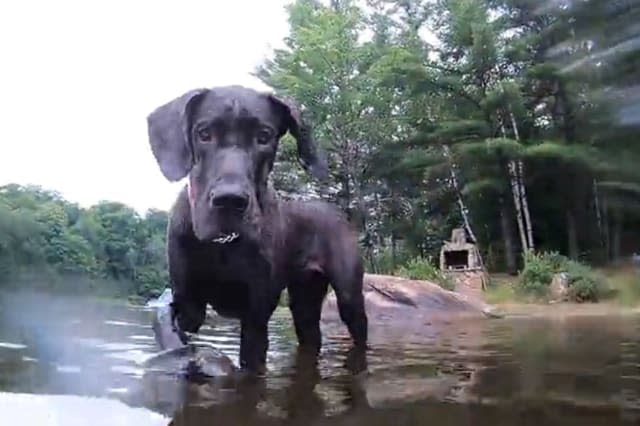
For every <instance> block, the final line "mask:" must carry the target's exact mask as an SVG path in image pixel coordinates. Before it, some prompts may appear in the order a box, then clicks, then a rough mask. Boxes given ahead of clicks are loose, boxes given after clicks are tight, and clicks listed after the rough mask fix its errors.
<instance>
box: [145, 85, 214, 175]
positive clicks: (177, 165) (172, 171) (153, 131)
mask: <svg viewBox="0 0 640 426" xmlns="http://www.w3.org/2000/svg"><path fill="white" fill-rule="evenodd" d="M206 92H208V89H194V90H190V91H188V92H187V93H185V94H183V95H182V96H180V97H178V98H176V99H174V100H172V101H170V102H167V103H166V104H164V105H161V106H159V107H158V108H156V109H155V110H154V111H153V112H151V114H149V115H148V116H147V131H148V135H149V144H150V145H151V151H152V152H153V155H154V156H155V158H156V161H157V162H158V165H159V166H160V171H162V174H163V175H164V177H165V178H167V179H168V180H169V181H172V182H174V181H177V180H180V179H182V178H183V177H185V176H186V175H187V173H189V171H190V170H191V167H193V160H194V159H193V150H192V146H191V134H190V128H191V111H192V108H193V105H194V103H195V102H196V101H197V100H198V99H199V98H200V97H201V96H202V95H204V94H205V93H206Z"/></svg>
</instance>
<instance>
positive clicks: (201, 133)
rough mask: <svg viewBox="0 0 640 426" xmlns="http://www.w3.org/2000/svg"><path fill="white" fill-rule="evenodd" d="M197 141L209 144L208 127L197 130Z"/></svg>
mask: <svg viewBox="0 0 640 426" xmlns="http://www.w3.org/2000/svg"><path fill="white" fill-rule="evenodd" d="M198 139H200V141H202V142H211V130H209V128H208V127H201V128H200V129H198Z"/></svg>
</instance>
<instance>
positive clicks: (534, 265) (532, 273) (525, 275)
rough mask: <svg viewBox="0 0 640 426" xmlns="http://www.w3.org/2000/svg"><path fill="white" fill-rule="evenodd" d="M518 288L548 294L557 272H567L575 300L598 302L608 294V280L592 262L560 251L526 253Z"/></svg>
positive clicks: (525, 291)
mask: <svg viewBox="0 0 640 426" xmlns="http://www.w3.org/2000/svg"><path fill="white" fill-rule="evenodd" d="M524 265H525V266H524V269H523V271H522V273H521V275H520V282H519V284H520V285H519V290H520V291H521V292H523V293H526V294H532V295H535V296H538V297H543V296H546V294H547V292H548V291H549V286H550V285H551V282H552V280H553V277H554V275H555V274H558V273H560V272H565V273H566V274H567V276H568V296H569V298H570V300H572V301H575V302H597V301H598V300H600V299H601V298H602V296H603V295H605V293H606V290H607V283H606V280H605V279H604V277H602V276H600V275H599V274H598V273H596V272H595V271H594V270H593V269H591V268H590V267H589V266H587V265H584V264H582V263H580V262H577V261H574V260H570V259H568V258H567V257H565V256H563V255H561V254H559V253H557V252H545V253H525V256H524Z"/></svg>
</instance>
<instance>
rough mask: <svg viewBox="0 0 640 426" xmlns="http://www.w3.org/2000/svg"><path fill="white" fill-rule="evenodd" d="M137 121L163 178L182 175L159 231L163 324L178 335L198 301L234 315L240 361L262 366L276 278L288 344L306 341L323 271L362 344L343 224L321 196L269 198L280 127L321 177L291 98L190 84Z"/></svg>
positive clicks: (314, 339) (192, 318)
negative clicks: (288, 324) (289, 320)
mask: <svg viewBox="0 0 640 426" xmlns="http://www.w3.org/2000/svg"><path fill="white" fill-rule="evenodd" d="M147 124H148V135H149V142H150V145H151V150H152V152H153V155H154V157H155V159H156V161H157V163H158V165H159V168H160V170H161V172H162V174H163V175H164V176H165V178H166V179H168V180H169V181H178V180H180V179H182V178H184V177H186V176H188V182H187V185H186V186H185V188H183V190H182V191H181V192H180V194H179V195H178V198H177V201H176V202H175V204H174V206H173V208H172V210H171V212H170V221H169V227H168V235H167V239H168V241H167V251H168V259H169V275H170V279H171V283H170V284H171V287H172V290H173V294H174V302H173V304H172V308H171V310H172V324H173V325H174V327H176V331H177V332H178V333H179V334H180V336H181V339H182V341H183V342H184V343H186V342H187V336H186V333H185V332H187V333H196V332H197V331H198V329H199V328H200V326H201V325H202V323H203V322H204V319H205V312H206V306H207V304H210V305H211V307H212V308H213V309H214V310H215V311H216V312H217V313H218V314H219V315H222V316H225V317H230V318H236V319H239V320H240V322H241V338H240V367H241V368H242V369H244V370H245V371H249V372H254V373H263V372H264V371H265V363H266V353H267V349H268V335H267V331H268V330H267V325H268V322H269V319H270V317H271V315H272V313H273V311H274V310H275V308H276V307H277V304H278V301H279V298H280V295H281V293H282V290H283V289H284V288H285V286H287V287H288V290H289V293H290V296H291V298H290V309H291V312H292V316H293V320H294V324H295V328H296V333H297V337H298V341H299V344H300V345H301V346H302V347H308V348H311V349H313V350H315V351H316V352H317V351H318V350H319V348H320V329H319V321H320V311H321V306H322V301H323V298H324V296H325V295H326V292H327V285H328V283H330V284H331V285H332V288H333V289H334V290H335V292H336V296H337V298H338V305H339V311H340V316H341V319H342V320H343V322H344V323H345V324H346V325H347V328H348V329H349V332H350V334H351V336H352V339H353V341H354V344H355V347H356V348H362V349H364V348H365V347H366V341H367V317H366V314H365V309H364V299H363V294H362V278H363V273H364V271H363V267H362V260H361V255H360V253H359V248H358V246H357V240H356V238H355V235H354V232H353V230H352V229H351V227H350V225H349V224H348V223H347V221H346V220H344V218H343V217H342V215H341V213H339V212H338V211H337V209H334V208H333V206H330V205H328V204H326V203H324V202H313V203H304V202H284V201H279V200H278V197H277V196H276V194H275V191H273V189H272V188H271V187H270V184H269V175H270V172H271V170H272V167H273V162H274V158H275V155H276V151H277V149H278V144H279V141H280V139H281V137H282V136H283V135H285V134H286V133H287V132H289V133H290V134H291V135H292V136H293V137H294V138H295V139H296V141H297V148H298V157H299V160H300V162H301V164H302V166H303V167H304V168H305V169H306V170H307V171H308V172H310V173H311V174H312V175H313V176H315V177H316V178H318V179H321V180H324V179H326V178H327V175H328V170H327V163H326V159H325V156H324V153H323V152H322V151H321V150H320V149H319V147H318V146H316V144H315V143H314V141H313V139H312V137H311V131H310V128H309V126H308V125H307V123H305V122H304V121H303V119H302V116H301V113H300V111H299V108H298V107H297V106H296V103H295V102H294V101H292V100H290V99H286V98H282V97H278V96H276V95H273V94H270V93H262V92H258V91H255V90H252V89H249V88H246V87H241V86H225V87H215V88H210V89H205V88H203V89H195V90H191V91H189V92H187V93H185V94H183V95H181V96H179V97H178V98H176V99H174V100H172V101H170V102H168V103H166V104H164V105H161V106H160V107H158V108H157V109H155V110H154V111H153V112H152V113H151V114H149V116H148V117H147Z"/></svg>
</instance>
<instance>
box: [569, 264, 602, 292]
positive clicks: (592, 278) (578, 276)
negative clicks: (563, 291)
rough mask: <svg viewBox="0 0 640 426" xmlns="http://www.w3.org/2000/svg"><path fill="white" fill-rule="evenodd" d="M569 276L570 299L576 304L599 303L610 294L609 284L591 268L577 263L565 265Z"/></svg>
mask: <svg viewBox="0 0 640 426" xmlns="http://www.w3.org/2000/svg"><path fill="white" fill-rule="evenodd" d="M565 268H566V272H567V275H568V276H569V298H570V299H571V300H573V301H575V302H597V301H599V300H600V299H601V298H602V297H603V296H604V295H605V294H606V293H608V286H607V282H606V280H605V279H604V277H602V276H601V275H600V274H598V273H597V272H596V271H594V270H593V269H591V268H590V267H589V266H587V265H584V264H582V263H579V262H575V261H572V260H570V261H568V262H567V263H566V265H565Z"/></svg>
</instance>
